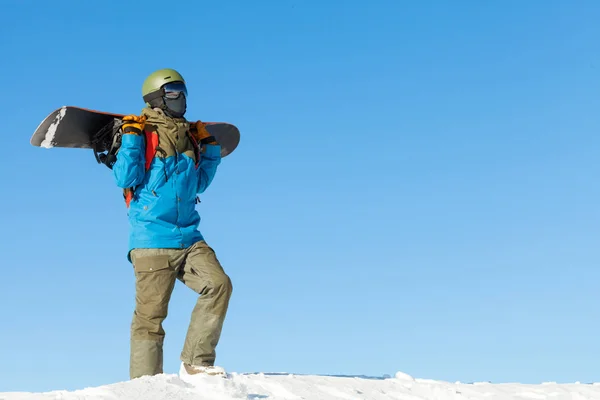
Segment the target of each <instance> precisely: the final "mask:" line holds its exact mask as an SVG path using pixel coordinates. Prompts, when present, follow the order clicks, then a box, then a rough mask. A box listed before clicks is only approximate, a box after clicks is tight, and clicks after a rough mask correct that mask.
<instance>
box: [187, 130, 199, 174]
mask: <svg viewBox="0 0 600 400" xmlns="http://www.w3.org/2000/svg"><path fill="white" fill-rule="evenodd" d="M186 133H187V135H188V137H189V138H190V141H191V142H192V146H193V147H194V155H195V156H196V169H198V167H199V166H200V155H201V154H202V153H201V151H200V144H198V140H196V137H195V136H194V134H193V133H191V132H190V131H189V130H188V131H187V132H186Z"/></svg>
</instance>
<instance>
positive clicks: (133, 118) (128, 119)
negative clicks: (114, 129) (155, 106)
mask: <svg viewBox="0 0 600 400" xmlns="http://www.w3.org/2000/svg"><path fill="white" fill-rule="evenodd" d="M123 121H125V123H124V124H123V126H122V129H123V133H127V134H131V135H141V134H142V132H143V131H144V126H145V125H146V116H144V115H141V116H139V117H138V116H137V115H126V116H124V117H123Z"/></svg>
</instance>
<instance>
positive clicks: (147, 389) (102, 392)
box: [0, 372, 600, 400]
mask: <svg viewBox="0 0 600 400" xmlns="http://www.w3.org/2000/svg"><path fill="white" fill-rule="evenodd" d="M75 399H78V400H99V399H111V400H114V399H119V400H133V399H151V400H163V399H164V400H166V399H169V400H192V399H194V400H204V399H206V400H230V399H247V400H259V399H268V400H276V399H277V400H284V399H295V400H301V399H307V400H312V399H314V400H334V399H336V400H338V399H345V400H360V399H368V400H383V399H386V400H398V399H402V400H425V399H427V400H429V399H437V400H456V399H465V400H466V399H469V400H475V399H486V400H505V399H506V400H508V399H515V400H516V399H519V400H527V399H532V400H537V399H539V400H542V399H553V400H563V399H565V400H566V399H577V400H588V399H600V385H597V384H581V383H570V384H559V383H554V382H545V383H543V384H538V385H534V384H519V383H504V384H493V383H488V382H479V383H477V384H466V383H449V382H443V381H435V380H431V379H415V378H413V377H412V376H410V375H408V374H405V373H403V372H397V373H396V374H395V376H394V377H386V378H369V377H359V376H356V377H353V376H321V375H294V374H287V373H279V374H266V373H255V374H238V373H231V374H229V376H228V377H227V378H222V377H210V376H202V377H198V376H194V377H187V378H186V379H185V380H182V379H180V378H179V376H178V375H173V374H161V375H156V376H153V377H142V378H138V379H134V380H131V381H126V382H120V383H115V384H112V385H107V386H100V387H95V388H86V389H82V390H76V391H60V390H59V391H53V392H48V393H24V392H12V393H0V400H75Z"/></svg>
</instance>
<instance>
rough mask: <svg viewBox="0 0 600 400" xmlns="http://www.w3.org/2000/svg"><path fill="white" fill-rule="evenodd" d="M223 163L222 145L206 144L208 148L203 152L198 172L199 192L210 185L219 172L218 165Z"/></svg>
mask: <svg viewBox="0 0 600 400" xmlns="http://www.w3.org/2000/svg"><path fill="white" fill-rule="evenodd" d="M220 163H221V146H219V145H206V150H205V152H204V153H203V154H202V159H201V160H200V166H199V168H198V169H199V173H198V190H197V192H198V193H203V192H204V191H205V190H206V188H208V186H209V185H210V183H211V182H212V180H213V178H214V177H215V173H216V172H217V166H218V165H219V164H220Z"/></svg>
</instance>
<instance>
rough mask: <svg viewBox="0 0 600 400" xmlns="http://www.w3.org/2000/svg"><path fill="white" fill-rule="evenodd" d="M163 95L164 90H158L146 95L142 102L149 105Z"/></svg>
mask: <svg viewBox="0 0 600 400" xmlns="http://www.w3.org/2000/svg"><path fill="white" fill-rule="evenodd" d="M164 95H165V89H164V88H160V89H158V90H157V91H156V92H152V93H148V94H147V95H145V96H144V97H143V99H144V101H145V102H146V103H148V104H151V103H152V101H153V100H156V99H159V98H161V97H163V96H164Z"/></svg>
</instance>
